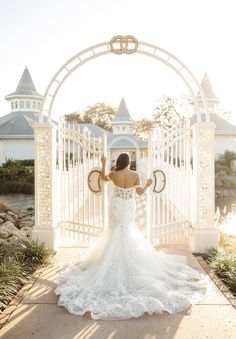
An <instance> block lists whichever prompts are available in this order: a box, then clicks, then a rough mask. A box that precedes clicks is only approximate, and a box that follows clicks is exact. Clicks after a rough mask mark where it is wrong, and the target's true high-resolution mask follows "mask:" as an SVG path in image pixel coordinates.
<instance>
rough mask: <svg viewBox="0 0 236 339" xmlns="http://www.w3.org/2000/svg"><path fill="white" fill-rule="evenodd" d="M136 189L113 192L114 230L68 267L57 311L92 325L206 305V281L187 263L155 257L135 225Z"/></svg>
mask: <svg viewBox="0 0 236 339" xmlns="http://www.w3.org/2000/svg"><path fill="white" fill-rule="evenodd" d="M134 220H135V199H134V188H128V189H124V188H120V187H117V186H114V195H113V197H112V199H111V201H110V226H109V227H108V228H107V229H106V230H105V231H104V234H103V236H102V237H101V238H100V239H99V240H98V241H97V242H96V244H95V245H94V246H92V248H90V249H89V250H88V252H87V254H86V256H85V257H84V259H83V260H82V261H79V262H76V261H74V262H70V263H68V264H66V266H65V267H64V268H63V270H62V271H61V273H60V276H59V279H58V287H57V288H56V289H55V293H56V294H57V295H60V297H59V301H58V305H60V306H64V307H65V308H66V309H67V310H68V311H69V312H70V313H73V314H76V315H80V316H82V315H83V314H84V313H86V312H90V313H91V317H92V318H93V319H106V320H113V319H119V320H122V319H129V318H137V317H139V316H141V315H143V314H144V313H147V314H153V313H162V312H163V311H167V312H169V313H171V314H174V313H177V312H181V311H184V310H186V309H187V308H188V307H189V306H190V305H191V304H195V303H198V302H199V301H200V300H202V299H203V298H204V297H205V296H206V294H207V290H208V287H207V286H208V284H209V283H208V280H207V278H206V277H205V276H204V275H203V274H201V273H199V272H198V271H196V270H194V269H193V268H191V267H189V266H188V265H187V264H186V257H184V256H179V255H170V254H165V253H163V252H157V251H156V250H155V249H154V248H153V247H152V246H151V245H150V244H149V243H148V241H147V240H146V239H145V237H144V236H143V235H142V234H141V232H140V231H139V230H138V228H137V227H136V226H135V224H134Z"/></svg>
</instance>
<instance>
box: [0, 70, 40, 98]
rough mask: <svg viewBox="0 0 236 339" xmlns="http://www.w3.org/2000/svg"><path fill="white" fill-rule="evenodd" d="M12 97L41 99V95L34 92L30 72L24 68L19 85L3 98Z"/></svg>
mask: <svg viewBox="0 0 236 339" xmlns="http://www.w3.org/2000/svg"><path fill="white" fill-rule="evenodd" d="M14 96H36V97H39V98H42V95H41V94H39V93H38V92H37V91H36V88H35V86H34V83H33V80H32V78H31V75H30V72H29V70H28V68H27V67H25V69H24V72H23V74H22V76H21V78H20V81H19V84H18V86H17V88H16V90H15V92H13V93H11V94H8V95H7V96H6V97H5V98H6V99H8V98H12V97H14Z"/></svg>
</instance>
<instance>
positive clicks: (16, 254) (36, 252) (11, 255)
mask: <svg viewBox="0 0 236 339" xmlns="http://www.w3.org/2000/svg"><path fill="white" fill-rule="evenodd" d="M53 255H54V251H51V250H49V249H47V248H46V246H45V244H44V243H43V244H41V243H38V242H37V241H34V240H19V241H18V242H16V243H15V244H14V246H12V245H7V244H1V245H0V311H1V310H3V309H4V308H5V307H6V305H7V304H8V303H9V302H10V301H11V299H12V298H13V297H14V296H15V294H16V293H17V292H18V290H19V289H20V288H21V286H22V285H23V284H24V283H25V282H26V280H27V279H28V277H29V276H30V274H32V273H33V272H34V271H35V270H36V269H37V268H38V267H40V266H42V265H45V264H48V263H49V262H50V260H51V258H52V256H53Z"/></svg>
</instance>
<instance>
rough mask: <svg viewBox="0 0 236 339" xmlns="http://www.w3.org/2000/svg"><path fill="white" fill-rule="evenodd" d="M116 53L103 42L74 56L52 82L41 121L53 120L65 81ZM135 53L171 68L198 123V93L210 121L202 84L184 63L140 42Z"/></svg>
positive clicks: (155, 47) (199, 119)
mask: <svg viewBox="0 0 236 339" xmlns="http://www.w3.org/2000/svg"><path fill="white" fill-rule="evenodd" d="M112 53H114V52H113V51H112V50H111V44H110V42H109V41H108V42H103V43H100V44H98V45H94V46H91V47H89V48H87V49H84V50H83V51H81V52H79V53H77V54H76V55H74V56H73V57H72V58H71V59H69V60H68V61H67V62H66V63H65V64H64V65H63V66H62V67H61V68H60V69H59V70H58V71H57V73H56V74H55V75H54V77H53V78H52V80H51V81H50V83H49V85H48V87H47V89H46V91H45V94H44V97H43V105H42V111H41V113H40V121H42V120H43V115H47V116H48V120H49V121H50V120H51V112H52V107H53V103H54V101H55V98H56V96H57V93H58V91H59V89H60V87H61V86H62V84H63V83H64V82H65V80H66V79H67V78H68V77H69V76H70V75H71V74H72V73H73V72H74V71H75V70H76V69H77V68H79V67H80V66H82V65H83V64H84V63H86V62H88V61H90V60H92V59H94V58H97V57H100V56H103V55H107V54H112ZM135 53H138V54H142V55H146V56H149V57H151V58H154V59H156V60H158V61H160V62H162V63H163V64H165V65H167V66H168V67H170V68H171V69H172V70H173V71H174V72H175V73H177V75H178V76H179V77H180V78H181V80H182V81H183V82H184V84H185V85H186V87H187V88H188V90H189V93H190V95H191V97H192V99H193V103H194V108H195V113H196V114H197V121H198V122H201V113H200V109H199V104H198V100H197V99H196V94H195V93H198V94H199V96H200V98H201V101H202V103H203V107H204V114H205V120H206V121H209V112H208V108H207V103H206V98H205V94H204V91H203V90H202V88H201V86H200V84H199V83H198V81H197V79H196V78H195V76H194V75H193V73H192V72H191V71H190V70H189V69H188V68H187V67H186V66H185V64H184V63H183V62H181V61H180V60H179V59H178V58H176V57H175V56H174V55H173V54H171V53H169V52H168V51H166V50H164V49H162V48H160V47H158V46H155V45H152V44H149V43H146V42H141V41H139V42H138V46H137V50H136V51H135Z"/></svg>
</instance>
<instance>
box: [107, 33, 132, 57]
mask: <svg viewBox="0 0 236 339" xmlns="http://www.w3.org/2000/svg"><path fill="white" fill-rule="evenodd" d="M110 48H111V51H112V52H113V53H115V54H122V53H125V54H133V53H135V52H136V51H137V49H138V40H137V39H136V38H135V37H134V36H133V35H126V36H123V35H116V36H114V37H113V38H112V39H111V41H110Z"/></svg>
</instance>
